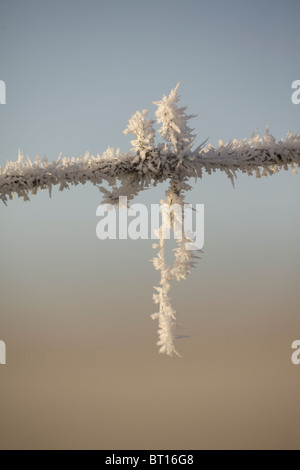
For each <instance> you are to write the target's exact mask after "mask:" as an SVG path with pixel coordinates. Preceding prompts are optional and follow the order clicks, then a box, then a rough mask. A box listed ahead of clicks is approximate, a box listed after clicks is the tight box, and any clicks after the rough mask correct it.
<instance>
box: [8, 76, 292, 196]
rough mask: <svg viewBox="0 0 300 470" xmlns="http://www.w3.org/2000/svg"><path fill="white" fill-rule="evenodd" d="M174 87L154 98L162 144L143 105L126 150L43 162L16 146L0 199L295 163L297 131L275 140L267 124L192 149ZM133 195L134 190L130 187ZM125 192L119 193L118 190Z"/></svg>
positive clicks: (263, 172) (261, 172)
mask: <svg viewBox="0 0 300 470" xmlns="http://www.w3.org/2000/svg"><path fill="white" fill-rule="evenodd" d="M178 86H179V84H178V85H177V86H176V87H175V88H174V89H173V90H172V91H171V92H170V94H169V96H168V97H167V96H163V98H162V99H161V100H160V101H155V102H154V103H155V104H156V105H157V110H156V112H155V117H156V121H157V123H158V124H159V125H160V129H159V134H160V136H161V137H162V138H163V139H164V143H157V145H155V130H154V127H153V124H154V121H153V120H152V119H147V118H146V117H147V114H148V111H147V110H143V111H142V112H140V111H137V112H136V113H135V114H133V115H132V117H131V118H130V119H129V123H128V126H127V128H126V129H125V131H124V133H125V134H128V133H131V134H133V135H134V140H132V141H131V143H132V151H131V152H126V153H121V151H120V149H117V150H116V151H115V150H114V148H112V147H109V148H108V149H107V150H106V151H105V152H104V153H103V154H102V155H99V154H98V155H96V156H90V154H89V152H86V153H85V155H84V156H83V157H79V158H74V157H73V158H66V157H62V156H61V154H60V155H59V157H58V159H57V160H56V161H54V162H52V163H51V162H48V160H47V159H46V158H45V157H44V158H43V159H42V160H40V158H39V157H38V156H36V157H35V160H34V161H32V160H30V158H29V157H28V156H26V158H24V155H23V153H22V152H21V151H19V154H18V160H17V161H16V162H12V161H8V162H7V163H6V165H5V166H4V167H2V168H0V198H1V200H2V201H3V202H4V203H6V202H7V200H8V199H12V198H13V197H14V196H15V195H16V196H18V197H22V198H24V200H28V199H29V195H30V194H35V193H36V192H37V191H38V190H39V189H48V190H49V192H50V194H51V190H52V187H53V186H56V185H59V189H60V190H61V191H62V190H64V189H65V188H68V187H69V186H70V185H78V184H85V183H86V182H87V181H90V182H91V183H92V184H94V185H99V184H102V183H103V182H107V183H108V184H109V185H114V184H115V183H116V181H119V182H120V183H121V186H122V187H123V188H124V189H127V191H128V193H129V194H128V195H130V188H131V187H132V186H133V187H134V188H135V191H136V190H138V191H139V190H141V189H143V188H144V187H147V186H149V185H150V184H157V183H158V182H161V181H164V180H166V179H168V178H172V177H173V176H176V177H179V178H182V179H183V178H191V177H196V178H197V177H199V178H201V176H202V174H203V171H205V172H207V173H209V174H211V173H212V172H214V171H216V170H220V171H224V172H225V173H226V174H227V176H228V177H229V178H230V180H231V181H232V183H233V182H234V178H235V177H236V172H237V171H241V172H244V173H248V174H249V175H252V174H253V173H254V174H256V177H258V178H259V177H260V176H267V175H272V174H273V173H275V172H277V171H278V170H279V169H280V168H282V167H283V168H284V169H288V167H289V166H291V167H292V169H293V171H296V170H295V166H296V165H297V166H299V164H300V133H298V134H295V135H292V134H291V132H288V134H287V137H286V139H285V140H283V139H281V140H279V141H276V140H275V138H274V137H273V136H272V135H271V134H270V132H269V128H268V127H267V129H266V133H265V135H264V136H263V137H260V135H259V133H258V132H257V133H256V134H253V135H252V137H251V138H250V139H249V140H247V139H243V140H242V141H238V140H236V139H234V140H232V141H230V142H227V143H224V142H223V141H219V144H218V146H217V147H213V146H212V145H211V144H208V145H207V146H205V144H206V142H207V140H206V141H204V142H203V143H202V144H200V145H199V146H198V147H196V148H195V149H193V145H194V144H195V139H196V136H195V135H194V134H193V130H192V129H191V128H190V127H189V126H188V120H189V119H190V118H191V117H193V116H192V115H186V113H185V111H186V107H181V108H180V107H178V106H177V103H178V99H179V97H178ZM134 194H136V193H135V192H134ZM124 195H125V194H124Z"/></svg>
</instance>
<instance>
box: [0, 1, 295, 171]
mask: <svg viewBox="0 0 300 470" xmlns="http://www.w3.org/2000/svg"><path fill="white" fill-rule="evenodd" d="M299 14H300V3H299V1H298V0H288V1H276V0H275V1H274V0H272V1H269V0H268V1H266V0H262V1H252V2H249V1H235V0H228V1H224V0H222V1H199V0H198V1H195V0H188V1H178V0H160V1H157V0H153V1H147V2H146V1H143V0H139V1H136V0H128V1H123V0H122V1H121V0H109V1H99V0H97V1H94V0H88V1H86V2H84V1H78V0H72V1H70V0H63V1H61V0H59V1H57V0H53V1H51V2H50V1H44V0H42V1H41V0H28V1H26V2H24V1H19V0H1V5H0V79H2V80H5V82H6V85H7V104H6V105H5V106H1V107H0V128H1V145H0V164H1V165H3V163H4V162H5V161H6V159H11V160H15V159H16V156H17V149H18V148H19V147H20V148H21V149H22V150H23V151H24V152H26V153H28V154H29V155H33V154H35V153H39V154H45V155H47V157H48V158H49V159H50V160H53V159H54V158H56V157H57V155H58V153H59V152H61V151H62V152H63V154H64V155H68V156H70V155H79V154H80V153H82V152H84V151H85V150H86V149H89V150H90V151H91V152H93V153H96V152H103V151H104V150H105V149H106V148H107V146H108V145H111V146H114V147H117V146H119V147H120V148H121V149H122V150H128V149H129V147H130V143H129V140H130V139H129V138H128V136H124V135H123V134H122V130H123V129H124V128H125V127H126V123H127V119H128V117H129V116H130V115H131V114H132V113H133V112H134V111H135V110H136V109H143V108H149V110H150V112H151V113H153V112H154V109H155V106H154V105H152V101H153V100H158V99H160V97H161V95H162V93H167V92H168V91H169V90H170V88H171V87H173V86H175V85H176V83H177V82H178V80H181V89H180V92H181V96H182V104H187V105H189V110H190V112H191V113H194V114H198V117H197V118H196V119H194V122H193V125H194V127H195V128H196V132H197V134H198V140H199V141H200V140H204V139H205V138H206V137H208V136H210V139H211V141H212V143H216V142H217V141H218V139H223V140H228V139H231V138H234V137H237V138H243V137H249V136H250V135H251V133H252V131H253V130H255V129H256V127H259V129H260V130H264V127H265V125H266V124H269V125H270V129H271V132H273V134H274V135H275V137H276V138H279V137H283V136H284V135H285V134H286V132H287V130H288V129H291V130H292V132H296V131H298V130H299V129H300V106H295V105H293V104H292V103H291V83H292V81H293V80H295V79H300V70H299V61H298V59H297V57H298V46H299V43H300V28H299Z"/></svg>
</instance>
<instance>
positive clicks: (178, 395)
mask: <svg viewBox="0 0 300 470" xmlns="http://www.w3.org/2000/svg"><path fill="white" fill-rule="evenodd" d="M299 13H300V6H299V2H298V1H286V2H283V1H261V2H256V1H253V2H251V4H250V3H249V2H246V1H243V2H240V1H239V2H237V1H225V2H224V1H222V2H221V1H212V2H208V1H207V2H206V1H193V0H189V1H187V2H181V1H169V0H164V1H160V2H158V1H152V2H151V3H148V2H143V1H139V2H137V1H127V2H121V1H109V2H108V1H107V2H106V1H92V0H89V1H88V2H83V1H66V0H64V1H59V2H58V1H52V2H47V1H32V0H28V1H27V2H21V1H15V0H13V1H6V0H2V1H1V5H0V63H1V68H0V79H1V80H4V81H5V83H6V93H7V96H6V103H7V104H6V105H1V106H0V126H1V144H0V165H1V166H3V165H5V162H6V160H7V159H8V160H16V159H17V150H18V148H21V149H22V150H23V151H24V152H25V153H27V154H28V155H30V156H31V157H33V156H34V155H35V154H36V153H38V154H39V155H40V156H43V155H46V156H47V157H48V159H49V160H54V159H56V158H57V156H58V154H59V152H63V155H66V156H69V157H71V156H73V155H74V156H79V155H80V154H83V153H84V151H85V150H90V151H91V152H92V153H94V154H95V153H102V152H103V151H104V150H105V149H106V148H107V146H108V145H111V146H114V147H115V148H116V147H120V148H121V150H122V151H127V150H129V148H130V139H129V138H128V137H126V136H124V135H123V134H122V130H123V129H124V128H125V127H126V123H127V120H128V118H129V116H130V115H131V114H132V113H133V112H135V111H136V109H144V108H148V109H149V110H150V113H151V114H153V113H154V110H155V106H154V105H152V101H153V100H158V99H160V97H161V95H162V94H163V93H168V92H169V91H170V89H171V88H172V87H174V86H175V85H176V83H177V82H178V80H181V87H180V93H181V95H182V100H181V104H182V105H185V104H187V105H189V111H190V112H191V113H194V114H198V116H197V117H196V118H194V119H193V126H194V127H195V129H196V133H197V135H198V143H200V141H203V140H204V139H205V138H206V137H208V136H210V142H212V143H213V144H214V145H215V144H217V142H218V139H222V140H224V141H226V140H230V139H232V138H238V139H242V138H244V137H250V135H251V133H252V131H253V130H255V129H256V128H257V127H258V128H259V129H260V130H261V131H262V132H263V131H264V128H265V125H266V124H269V125H270V130H271V132H272V133H273V134H274V135H275V137H276V138H281V137H284V136H285V135H286V133H287V131H288V130H289V129H290V130H291V131H292V132H294V133H295V132H299V130H300V119H299V117H300V116H299V115H300V106H295V105H293V104H292V102H291V94H292V90H291V83H292V81H293V80H296V79H300V77H299V67H298V65H297V64H298V62H297V61H296V54H297V50H296V47H297V44H298V43H299V39H300V33H299V27H298V24H297V22H298V16H299ZM191 184H192V190H191V191H190V192H189V193H188V194H187V195H186V202H190V203H192V204H193V205H195V204H197V203H198V204H205V245H204V253H203V254H202V255H201V260H200V261H199V263H198V266H197V268H196V269H194V270H193V271H192V273H191V274H190V276H189V277H188V279H187V280H186V281H182V282H180V283H175V284H174V285H173V290H172V305H173V307H174V308H175V310H176V311H177V314H178V322H179V324H180V327H181V328H180V330H179V333H180V334H182V335H183V336H188V337H187V338H182V339H179V340H177V342H176V347H177V350H178V352H179V353H180V354H181V355H182V358H178V357H174V358H169V357H165V356H163V355H160V354H158V347H157V346H156V341H157V324H156V322H155V321H153V320H151V318H150V314H152V313H154V312H155V311H156V310H157V306H156V305H154V304H153V301H152V294H153V286H156V285H158V283H159V273H158V272H156V271H155V270H154V268H153V265H152V264H151V261H150V259H151V258H152V257H153V256H154V254H155V252H154V251H153V249H152V241H151V240H138V241H132V240H106V241H100V240H99V239H97V237H96V225H97V222H98V219H97V217H96V208H97V206H98V205H99V204H100V203H101V194H100V192H99V190H98V189H97V188H95V187H93V186H92V185H89V184H87V185H85V186H81V187H79V186H78V187H76V188H71V189H70V191H64V192H59V191H58V188H55V190H54V191H53V195H52V198H51V199H50V198H49V195H48V193H47V192H39V193H38V195H37V196H32V197H31V200H30V202H24V201H22V200H18V199H15V200H13V201H10V202H9V204H8V206H7V207H5V206H4V205H2V206H1V207H0V217H1V231H0V265H1V271H0V295H1V304H0V305H1V306H0V339H1V340H4V341H5V343H6V346H7V364H6V365H5V366H0V423H1V425H0V448H2V449H13V448H34V449H38V448H50V449H54V448H62V449H63V448H74V449H76V448H99V449H175V450H176V449H193V448H194V449H202V448H203V449H217V448H274V449H278V448H286V449H288V448H299V438H298V429H299V422H300V409H299V391H300V366H294V365H293V364H292V362H291V354H292V349H291V344H292V342H293V340H295V339H300V319H299V305H300V293H299V288H298V285H299V275H300V263H299V261H300V250H299V236H300V220H299V213H300V212H299V209H300V203H299V201H300V197H299V196H300V189H299V174H297V175H293V174H292V172H291V171H284V170H282V171H281V172H280V173H278V174H275V175H273V176H272V177H267V178H261V179H256V178H255V176H252V177H248V176H247V175H239V176H238V178H237V180H236V183H235V189H234V188H233V187H232V185H231V183H230V181H229V180H228V179H227V178H226V176H225V175H224V174H220V173H216V174H213V175H204V177H203V179H202V180H200V181H199V180H198V181H197V182H194V181H192V182H191ZM167 188H168V185H167V183H164V184H160V185H158V186H157V187H156V188H151V189H149V190H148V191H145V192H144V193H141V194H139V195H138V197H137V198H136V199H135V202H143V203H145V204H147V205H149V204H150V203H159V201H160V199H161V198H163V197H164V194H165V191H166V190H167Z"/></svg>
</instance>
